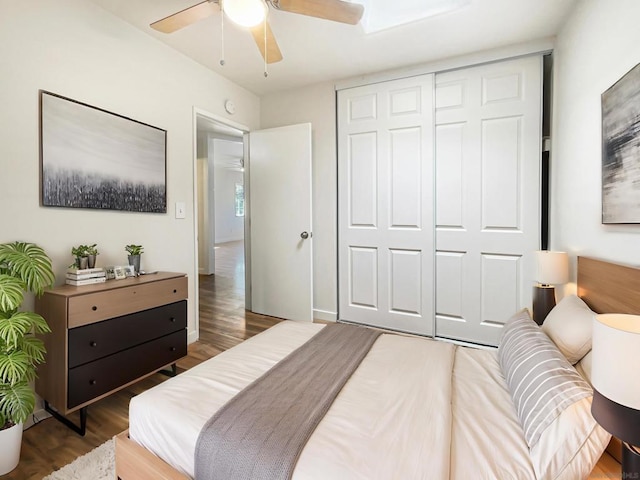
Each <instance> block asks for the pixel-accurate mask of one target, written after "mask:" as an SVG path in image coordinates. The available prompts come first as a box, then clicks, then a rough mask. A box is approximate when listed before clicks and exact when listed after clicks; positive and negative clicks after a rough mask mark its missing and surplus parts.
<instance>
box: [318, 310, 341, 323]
mask: <svg viewBox="0 0 640 480" xmlns="http://www.w3.org/2000/svg"><path fill="white" fill-rule="evenodd" d="M313 318H314V319H315V320H324V321H325V322H337V321H338V312H329V311H327V310H318V309H314V310H313Z"/></svg>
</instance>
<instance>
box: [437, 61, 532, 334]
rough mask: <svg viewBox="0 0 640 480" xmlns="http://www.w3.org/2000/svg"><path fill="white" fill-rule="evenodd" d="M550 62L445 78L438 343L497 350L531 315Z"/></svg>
mask: <svg viewBox="0 0 640 480" xmlns="http://www.w3.org/2000/svg"><path fill="white" fill-rule="evenodd" d="M541 73H542V58H541V57H539V56H536V57H528V58H521V59H517V60H512V61H504V62H499V63H495V64H489V65H483V66H480V67H474V68H468V69H464V70H457V71H452V72H447V73H443V74H437V75H436V95H435V97H436V139H435V142H436V160H435V162H436V271H437V275H436V335H437V336H443V337H448V338H454V339H459V340H466V341H471V342H476V343H482V344H487V345H497V344H498V340H499V336H500V333H501V330H502V325H503V323H504V322H505V321H506V320H507V319H508V318H509V317H510V316H511V315H512V314H513V313H515V312H516V311H517V310H518V309H520V308H523V307H526V306H528V305H530V299H531V290H532V289H531V285H532V283H531V279H532V278H533V275H532V272H531V271H530V269H531V268H532V266H533V261H532V260H530V256H531V255H532V254H533V251H534V250H536V249H538V245H539V239H540V211H539V204H540V196H539V195H540V194H539V192H540V161H541V103H542V102H541V100H542V76H541Z"/></svg>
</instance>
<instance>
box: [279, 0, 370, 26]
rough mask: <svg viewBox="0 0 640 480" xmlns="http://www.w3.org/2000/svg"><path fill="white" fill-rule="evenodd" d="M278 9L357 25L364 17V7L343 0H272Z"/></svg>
mask: <svg viewBox="0 0 640 480" xmlns="http://www.w3.org/2000/svg"><path fill="white" fill-rule="evenodd" d="M270 3H271V4H272V5H273V6H274V7H275V8H277V9H278V10H282V11H285V12H291V13H299V14H301V15H308V16H310V17H318V18H324V19H326V20H333V21H334V22H340V23H348V24H350V25H356V24H357V23H358V22H359V21H360V19H361V18H362V14H363V13H364V7H363V6H362V5H359V4H357V3H348V2H343V1H341V0H271V2H270Z"/></svg>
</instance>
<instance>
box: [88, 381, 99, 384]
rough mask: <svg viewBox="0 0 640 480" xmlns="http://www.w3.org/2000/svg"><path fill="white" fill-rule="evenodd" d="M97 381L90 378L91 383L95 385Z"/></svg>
mask: <svg viewBox="0 0 640 480" xmlns="http://www.w3.org/2000/svg"><path fill="white" fill-rule="evenodd" d="M96 383H98V382H97V381H96V380H89V385H95V384H96Z"/></svg>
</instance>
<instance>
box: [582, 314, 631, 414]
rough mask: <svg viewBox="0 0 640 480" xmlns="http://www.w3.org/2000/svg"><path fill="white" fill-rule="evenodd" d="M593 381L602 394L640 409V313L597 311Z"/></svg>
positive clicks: (626, 405)
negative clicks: (601, 312)
mask: <svg viewBox="0 0 640 480" xmlns="http://www.w3.org/2000/svg"><path fill="white" fill-rule="evenodd" d="M592 342H593V346H592V349H593V350H592V351H593V353H592V371H591V381H592V383H593V387H594V388H595V389H596V390H597V391H598V392H600V393H601V394H602V395H604V396H605V397H607V398H608V399H609V400H612V401H614V402H616V403H619V404H620V405H624V406H625V407H629V408H633V409H635V410H640V381H638V378H639V377H638V375H639V374H638V369H639V368H640V316H638V315H623V314H605V315H596V317H595V318H594V320H593V340H592Z"/></svg>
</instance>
